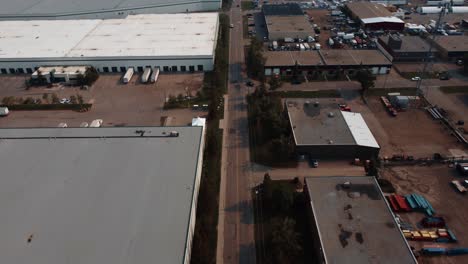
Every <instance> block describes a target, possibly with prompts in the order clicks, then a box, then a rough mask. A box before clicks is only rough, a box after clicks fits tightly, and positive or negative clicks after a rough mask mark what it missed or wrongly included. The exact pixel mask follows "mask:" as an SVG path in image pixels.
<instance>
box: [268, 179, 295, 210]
mask: <svg viewBox="0 0 468 264" xmlns="http://www.w3.org/2000/svg"><path fill="white" fill-rule="evenodd" d="M293 203H294V191H293V190H292V188H291V187H290V186H289V185H286V184H277V185H275V188H274V189H273V192H272V196H271V205H272V208H273V209H274V210H275V211H277V212H278V213H282V214H287V213H288V212H289V211H290V210H291V208H292V205H293Z"/></svg>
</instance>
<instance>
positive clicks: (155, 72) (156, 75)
mask: <svg viewBox="0 0 468 264" xmlns="http://www.w3.org/2000/svg"><path fill="white" fill-rule="evenodd" d="M158 78H159V68H158V67H156V68H154V70H153V73H152V74H151V77H150V82H151V83H155V82H157V81H158Z"/></svg>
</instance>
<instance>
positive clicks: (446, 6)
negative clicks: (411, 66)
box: [416, 0, 452, 96]
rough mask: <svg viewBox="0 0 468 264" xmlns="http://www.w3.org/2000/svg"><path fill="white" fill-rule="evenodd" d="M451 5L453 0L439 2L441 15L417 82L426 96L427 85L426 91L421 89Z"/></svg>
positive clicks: (418, 91) (417, 85) (418, 89)
mask: <svg viewBox="0 0 468 264" xmlns="http://www.w3.org/2000/svg"><path fill="white" fill-rule="evenodd" d="M451 6H452V0H451V1H450V2H445V3H443V4H439V7H440V13H439V17H438V19H437V22H436V26H435V32H432V38H431V41H429V50H428V51H427V54H426V60H425V62H424V67H423V70H422V72H421V76H420V78H419V80H418V81H417V83H416V92H417V93H418V94H422V95H423V96H425V95H426V94H427V92H428V88H427V86H426V89H425V91H423V90H421V85H422V81H423V78H424V75H425V74H426V71H427V66H428V65H429V63H430V62H431V61H432V49H433V47H434V43H435V39H436V36H437V33H438V30H439V28H440V24H441V22H442V18H443V16H444V15H445V12H447V11H448V10H449V9H450V8H451Z"/></svg>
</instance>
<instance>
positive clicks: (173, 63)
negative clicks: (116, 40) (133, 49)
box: [0, 58, 214, 74]
mask: <svg viewBox="0 0 468 264" xmlns="http://www.w3.org/2000/svg"><path fill="white" fill-rule="evenodd" d="M213 62H214V58H205V59H202V58H197V59H137V60H126V59H106V60H104V59H103V60H89V59H76V60H60V59H54V60H46V59H45V60H41V59H39V60H35V61H6V60H3V61H0V74H2V73H3V74H4V73H5V70H6V71H7V73H12V72H11V70H12V69H13V70H15V73H29V71H30V70H33V71H34V68H36V67H40V66H73V65H90V66H93V67H95V68H96V69H97V70H98V71H100V72H123V71H125V70H124V68H125V69H127V68H129V67H134V68H135V70H136V71H139V67H142V68H144V67H146V66H150V67H160V69H161V71H163V72H174V71H176V72H182V71H183V67H184V66H185V71H187V72H189V71H190V66H193V67H194V68H193V70H194V71H201V68H199V67H198V66H199V65H201V66H202V67H203V69H202V70H203V71H211V70H213ZM113 67H116V68H113ZM121 67H122V68H121ZM166 67H167V68H166ZM173 67H175V68H173ZM106 70H107V71H106ZM21 71H22V72H21Z"/></svg>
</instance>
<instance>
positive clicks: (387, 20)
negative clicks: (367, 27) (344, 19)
mask: <svg viewBox="0 0 468 264" xmlns="http://www.w3.org/2000/svg"><path fill="white" fill-rule="evenodd" d="M361 21H362V23H364V24H373V23H405V22H403V20H401V19H399V18H398V17H371V18H363V19H361Z"/></svg>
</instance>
